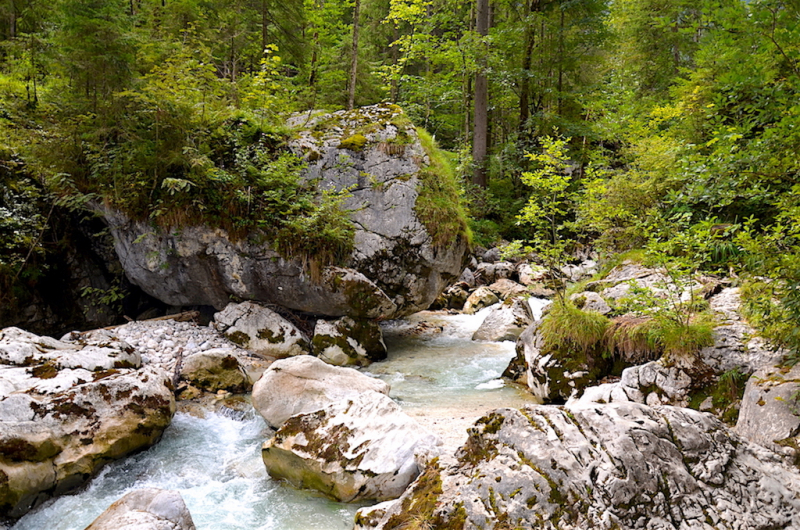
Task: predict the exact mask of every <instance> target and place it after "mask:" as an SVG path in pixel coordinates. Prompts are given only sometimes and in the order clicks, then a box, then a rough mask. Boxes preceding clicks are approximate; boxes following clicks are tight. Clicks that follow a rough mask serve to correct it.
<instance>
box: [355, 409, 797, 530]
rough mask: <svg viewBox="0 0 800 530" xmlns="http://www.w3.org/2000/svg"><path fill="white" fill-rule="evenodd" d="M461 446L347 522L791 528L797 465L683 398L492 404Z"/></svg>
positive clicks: (667, 529) (373, 525) (657, 529)
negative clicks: (679, 402)
mask: <svg viewBox="0 0 800 530" xmlns="http://www.w3.org/2000/svg"><path fill="white" fill-rule="evenodd" d="M458 456H459V459H460V462H461V465H460V466H458V467H453V468H449V469H447V470H444V471H442V470H437V469H435V468H430V467H429V468H428V470H426V471H425V473H424V474H423V475H422V476H423V477H425V479H426V480H422V479H420V480H419V481H417V482H416V483H415V484H414V485H412V486H411V488H409V490H408V491H407V492H406V493H405V494H404V495H403V496H402V497H401V498H400V499H398V500H397V501H395V502H393V503H391V504H389V503H387V504H383V505H379V506H378V507H377V508H376V509H374V510H371V511H370V510H369V509H367V510H362V512H359V515H357V516H356V522H357V526H356V528H360V529H362V530H364V529H367V528H370V529H378V528H386V529H388V528H400V527H401V526H400V525H401V524H402V523H403V522H404V521H410V520H412V519H413V518H414V517H418V518H424V520H427V521H430V522H432V523H433V527H435V528H446V527H447V525H453V526H455V527H457V528H461V527H463V528H475V529H492V528H524V529H534V528H536V529H540V528H541V529H548V530H555V529H569V530H578V529H589V528H592V529H603V530H611V529H614V528H619V529H625V530H627V529H634V528H647V529H652V530H689V529H711V528H714V529H724V530H733V529H744V528H747V529H748V530H768V529H775V528H782V529H790V528H791V529H797V528H800V500H798V497H797V491H800V490H799V489H798V488H800V473H798V471H797V469H795V468H791V467H789V466H786V465H785V464H783V463H782V462H781V461H780V460H779V459H778V458H777V456H776V455H775V454H774V453H772V452H770V451H767V450H765V449H763V448H761V447H759V446H757V445H755V444H751V443H748V442H746V441H744V440H742V439H740V438H739V437H737V436H736V435H735V434H732V433H731V432H729V431H728V430H727V429H726V428H725V427H724V426H723V425H722V424H721V423H720V422H719V421H718V420H716V419H715V418H713V417H712V416H710V415H708V414H704V413H700V412H695V411H692V410H688V409H678V408H673V407H655V408H651V407H648V406H646V405H639V404H632V403H627V404H612V405H595V406H591V407H579V408H572V409H569V410H568V409H562V408H556V407H543V406H530V407H525V408H524V409H522V410H521V411H518V410H512V409H500V410H497V411H495V412H493V413H490V414H489V415H488V416H486V417H484V418H482V419H481V420H479V421H478V423H477V424H476V426H475V427H474V428H472V429H470V437H469V440H468V442H467V443H466V444H465V445H464V447H463V448H462V449H461V450H460V452H459V454H458ZM423 499H424V500H423ZM415 508H416V511H415ZM457 522H460V525H457Z"/></svg>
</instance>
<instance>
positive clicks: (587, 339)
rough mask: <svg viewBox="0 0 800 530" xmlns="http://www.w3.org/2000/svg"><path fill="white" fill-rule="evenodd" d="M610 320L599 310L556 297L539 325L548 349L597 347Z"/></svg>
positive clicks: (584, 350) (585, 350) (586, 349)
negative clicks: (588, 308) (586, 309)
mask: <svg viewBox="0 0 800 530" xmlns="http://www.w3.org/2000/svg"><path fill="white" fill-rule="evenodd" d="M609 325H610V320H609V319H608V318H607V317H605V316H604V315H601V314H600V313H598V312H597V311H583V310H581V309H578V308H577V307H576V306H575V304H573V303H572V302H570V301H567V300H556V301H555V302H553V304H552V305H551V307H550V310H549V311H548V313H547V316H546V317H545V318H544V319H543V320H542V323H541V325H540V327H539V330H540V332H541V333H542V336H543V337H544V340H545V343H546V344H547V346H548V348H552V349H562V348H566V347H569V346H577V347H578V348H580V349H581V350H582V351H583V352H588V351H589V350H591V349H593V348H594V347H595V346H596V345H597V344H598V343H600V341H601V340H603V337H604V336H605V333H606V330H607V329H608V327H609Z"/></svg>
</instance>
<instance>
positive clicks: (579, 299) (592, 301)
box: [569, 291, 611, 315]
mask: <svg viewBox="0 0 800 530" xmlns="http://www.w3.org/2000/svg"><path fill="white" fill-rule="evenodd" d="M569 299H570V300H571V301H572V302H573V303H574V304H575V306H576V307H577V308H578V309H583V310H584V311H597V312H598V313H600V314H601V315H607V314H609V313H610V312H611V307H610V306H609V305H608V302H606V301H605V300H603V297H602V296H600V295H599V294H597V293H593V292H592V291H584V292H582V293H574V294H573V295H571V296H570V297H569Z"/></svg>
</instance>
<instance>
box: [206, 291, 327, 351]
mask: <svg viewBox="0 0 800 530" xmlns="http://www.w3.org/2000/svg"><path fill="white" fill-rule="evenodd" d="M214 325H215V327H216V329H217V331H219V332H220V333H223V334H224V335H225V336H226V337H227V338H228V340H230V341H231V342H234V343H236V344H238V345H239V346H241V347H242V348H246V349H248V350H250V351H252V352H254V353H257V354H259V355H263V356H267V357H276V358H282V357H290V356H292V355H303V354H304V353H309V351H310V350H311V347H310V344H309V341H308V338H306V336H305V335H304V334H303V332H302V331H300V330H299V329H298V328H297V326H295V325H294V324H292V323H291V322H289V321H288V320H286V319H285V318H283V317H282V316H280V315H279V314H278V313H276V312H275V311H272V310H271V309H269V308H266V307H263V306H261V305H258V304H256V303H254V302H243V303H241V304H228V305H227V306H226V307H225V309H224V310H222V311H220V312H219V313H217V314H215V315H214Z"/></svg>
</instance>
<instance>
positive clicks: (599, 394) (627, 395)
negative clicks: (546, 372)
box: [577, 360, 693, 407]
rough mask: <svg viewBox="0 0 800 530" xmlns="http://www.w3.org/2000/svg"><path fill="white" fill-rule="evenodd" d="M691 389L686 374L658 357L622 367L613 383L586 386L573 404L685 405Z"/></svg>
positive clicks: (691, 386)
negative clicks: (620, 374) (639, 363)
mask: <svg viewBox="0 0 800 530" xmlns="http://www.w3.org/2000/svg"><path fill="white" fill-rule="evenodd" d="M692 388H693V379H692V376H691V375H690V374H688V373H687V372H686V371H685V370H683V369H682V368H680V367H678V366H666V365H665V364H664V363H663V362H662V361H661V360H658V361H651V362H649V363H645V364H642V365H639V366H632V367H630V368H626V369H625V370H623V371H622V377H621V378H620V380H619V381H618V382H616V383H606V384H603V385H598V386H593V387H589V388H586V389H585V390H584V391H583V394H582V395H581V396H580V398H579V399H578V400H577V403H580V404H587V405H588V404H590V403H625V402H632V403H646V404H648V405H651V406H656V405H662V404H664V405H675V406H679V407H687V406H689V400H688V398H689V393H690V391H691V390H692Z"/></svg>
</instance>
